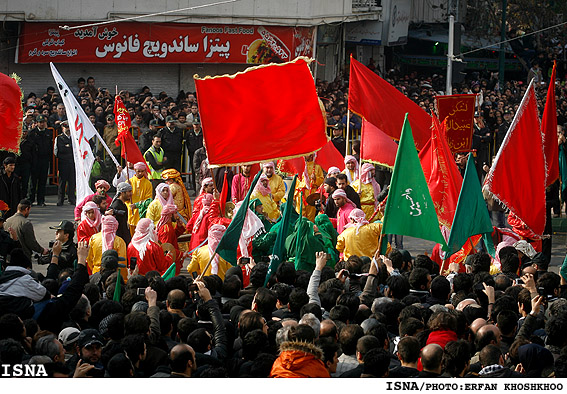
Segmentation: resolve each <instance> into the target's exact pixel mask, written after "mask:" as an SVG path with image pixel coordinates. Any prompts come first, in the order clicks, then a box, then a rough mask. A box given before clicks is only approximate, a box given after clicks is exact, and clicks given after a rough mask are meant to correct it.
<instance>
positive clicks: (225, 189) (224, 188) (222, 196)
mask: <svg viewBox="0 0 567 394" xmlns="http://www.w3.org/2000/svg"><path fill="white" fill-rule="evenodd" d="M227 197H228V185H227V183H226V171H225V172H224V178H223V181H222V191H221V194H220V211H221V213H222V214H224V209H225V207H226V198H227Z"/></svg>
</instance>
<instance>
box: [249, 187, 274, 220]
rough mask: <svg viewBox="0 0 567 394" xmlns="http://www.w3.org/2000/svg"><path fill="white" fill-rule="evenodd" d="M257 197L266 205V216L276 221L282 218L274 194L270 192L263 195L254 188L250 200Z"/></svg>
mask: <svg viewBox="0 0 567 394" xmlns="http://www.w3.org/2000/svg"><path fill="white" fill-rule="evenodd" d="M255 198H257V199H259V200H260V201H261V202H262V205H263V206H264V214H265V216H266V217H267V218H268V219H270V220H272V221H276V220H278V219H279V218H280V216H281V213H280V210H279V208H278V205H277V204H276V203H275V202H274V200H273V198H272V196H270V195H269V194H268V195H267V196H263V195H262V193H260V192H259V191H258V190H254V192H252V195H251V196H250V201H252V200H254V199H255Z"/></svg>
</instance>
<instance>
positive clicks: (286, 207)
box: [264, 175, 299, 286]
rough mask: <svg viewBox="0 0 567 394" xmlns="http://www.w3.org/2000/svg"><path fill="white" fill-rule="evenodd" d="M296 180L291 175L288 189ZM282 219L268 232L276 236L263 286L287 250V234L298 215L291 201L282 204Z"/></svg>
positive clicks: (295, 177) (293, 186) (292, 186)
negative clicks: (291, 178)
mask: <svg viewBox="0 0 567 394" xmlns="http://www.w3.org/2000/svg"><path fill="white" fill-rule="evenodd" d="M296 182H297V175H295V176H294V177H293V181H292V182H291V188H290V189H289V190H295V184H296ZM281 209H282V212H283V215H282V219H281V220H280V221H279V222H277V223H276V224H275V225H274V226H272V228H271V230H270V233H275V234H276V238H275V240H274V246H273V251H272V254H271V255H270V265H269V267H268V273H267V274H266V279H265V280H264V286H266V284H267V283H268V281H269V280H270V277H271V276H272V274H273V273H275V272H276V270H277V269H278V267H279V265H280V263H281V262H282V261H284V259H285V257H286V256H285V253H286V251H287V247H286V243H287V242H286V241H287V235H288V234H289V233H290V232H291V228H290V227H291V223H292V222H293V223H295V221H297V218H298V217H299V215H297V213H296V212H295V208H294V207H293V202H292V201H291V200H290V201H288V202H286V203H284V204H282V208H281Z"/></svg>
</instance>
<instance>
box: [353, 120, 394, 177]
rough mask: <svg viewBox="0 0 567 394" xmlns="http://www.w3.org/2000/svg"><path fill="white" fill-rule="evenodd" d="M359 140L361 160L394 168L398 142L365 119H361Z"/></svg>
mask: <svg viewBox="0 0 567 394" xmlns="http://www.w3.org/2000/svg"><path fill="white" fill-rule="evenodd" d="M360 141H361V142H360V158H361V159H362V160H367V161H371V162H373V163H377V164H380V165H383V166H387V167H390V168H394V162H395V161H396V153H397V152H398V144H396V143H395V142H394V141H393V140H392V138H391V137H390V136H388V135H386V134H385V133H384V132H383V131H382V130H380V129H379V128H378V127H376V126H374V125H373V124H372V123H370V122H368V121H367V120H366V119H362V134H361V137H360Z"/></svg>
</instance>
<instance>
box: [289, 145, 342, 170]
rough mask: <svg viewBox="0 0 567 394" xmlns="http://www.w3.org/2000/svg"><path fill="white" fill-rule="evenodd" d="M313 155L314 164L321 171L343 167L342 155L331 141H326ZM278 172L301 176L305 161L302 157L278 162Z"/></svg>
mask: <svg viewBox="0 0 567 394" xmlns="http://www.w3.org/2000/svg"><path fill="white" fill-rule="evenodd" d="M315 153H316V154H315V163H317V164H319V165H320V166H321V168H323V171H327V170H328V169H329V167H338V168H342V167H343V166H344V157H343V155H341V153H340V152H339V151H338V150H337V148H335V145H334V144H333V143H332V142H331V141H328V142H327V143H326V144H325V146H323V147H322V148H321V149H320V150H319V151H317V152H315ZM278 170H280V171H282V172H285V173H287V174H290V175H291V174H301V173H302V172H303V171H304V170H305V160H304V159H303V157H296V158H295V159H287V160H279V161H278Z"/></svg>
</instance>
